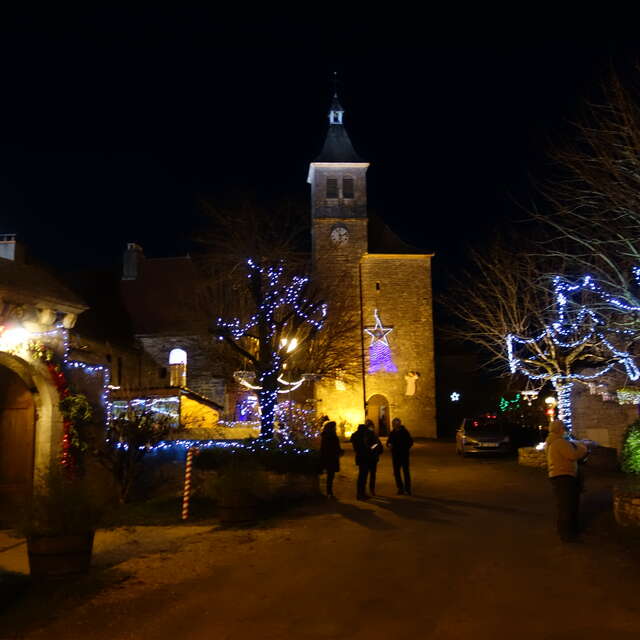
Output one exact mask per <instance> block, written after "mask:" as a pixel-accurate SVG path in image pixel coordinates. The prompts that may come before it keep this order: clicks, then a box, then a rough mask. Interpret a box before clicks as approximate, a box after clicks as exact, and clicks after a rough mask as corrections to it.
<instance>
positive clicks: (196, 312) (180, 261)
mask: <svg viewBox="0 0 640 640" xmlns="http://www.w3.org/2000/svg"><path fill="white" fill-rule="evenodd" d="M201 283H202V276H201V274H200V272H199V271H198V269H197V267H196V265H195V264H194V262H193V260H192V259H191V258H190V257H189V256H184V257H180V258H145V259H143V260H141V261H140V265H139V272H138V277H137V278H136V279H135V280H122V282H121V284H120V287H121V291H122V296H123V299H124V305H125V307H126V309H127V311H128V312H129V316H130V318H131V323H132V326H133V331H134V333H135V334H136V335H149V334H160V335H193V334H201V333H206V332H207V327H208V318H207V315H206V313H205V311H204V309H203V308H202V306H201V305H200V301H199V299H198V294H199V291H200V285H201Z"/></svg>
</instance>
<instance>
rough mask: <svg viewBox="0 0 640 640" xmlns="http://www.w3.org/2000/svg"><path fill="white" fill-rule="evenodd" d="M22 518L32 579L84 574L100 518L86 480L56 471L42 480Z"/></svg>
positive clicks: (99, 510)
mask: <svg viewBox="0 0 640 640" xmlns="http://www.w3.org/2000/svg"><path fill="white" fill-rule="evenodd" d="M38 486H39V489H38V490H37V491H36V492H35V493H34V495H33V497H32V498H31V500H30V502H29V504H28V506H27V508H26V510H25V514H24V520H23V525H22V532H23V534H24V535H25V537H26V538H27V550H28V554H29V567H30V570H31V575H32V576H33V577H35V578H58V577H64V576H68V575H73V574H78V573H86V572H87V571H88V570H89V565H90V562H91V552H92V548H93V537H94V533H95V530H96V527H97V526H98V523H99V520H100V516H101V514H102V506H101V504H100V501H99V500H97V499H96V496H95V492H94V491H92V490H91V488H90V487H89V486H88V483H87V480H86V479H82V478H71V477H68V476H67V475H65V474H64V472H62V471H59V470H55V471H51V472H49V473H48V474H46V475H45V476H44V477H43V478H41V481H40V483H39V484H38Z"/></svg>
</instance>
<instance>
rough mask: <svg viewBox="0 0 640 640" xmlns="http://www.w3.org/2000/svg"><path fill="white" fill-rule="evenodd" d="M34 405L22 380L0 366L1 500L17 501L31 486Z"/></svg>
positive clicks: (31, 396) (30, 394) (31, 395)
mask: <svg viewBox="0 0 640 640" xmlns="http://www.w3.org/2000/svg"><path fill="white" fill-rule="evenodd" d="M35 416H36V412H35V403H34V399H33V394H32V393H31V391H30V390H29V389H28V388H27V386H26V385H25V383H24V382H23V381H22V379H21V378H20V377H19V376H18V375H17V374H16V373H14V372H13V371H11V370H10V369H8V368H6V367H4V366H1V365H0V499H4V500H3V501H4V502H6V501H7V500H8V499H12V498H13V499H16V498H17V499H19V498H20V497H22V496H24V495H26V494H28V493H29V492H30V491H31V489H32V484H33V465H34V446H35Z"/></svg>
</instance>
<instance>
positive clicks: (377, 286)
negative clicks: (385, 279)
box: [376, 282, 380, 291]
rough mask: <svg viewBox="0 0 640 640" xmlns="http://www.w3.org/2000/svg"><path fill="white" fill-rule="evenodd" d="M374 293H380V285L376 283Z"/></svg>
mask: <svg viewBox="0 0 640 640" xmlns="http://www.w3.org/2000/svg"><path fill="white" fill-rule="evenodd" d="M376 291H380V283H379V282H376Z"/></svg>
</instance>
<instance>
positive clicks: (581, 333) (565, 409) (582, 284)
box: [506, 267, 640, 432]
mask: <svg viewBox="0 0 640 640" xmlns="http://www.w3.org/2000/svg"><path fill="white" fill-rule="evenodd" d="M633 273H634V277H635V278H636V281H637V282H638V283H639V284H640V268H639V267H635V268H634V269H633ZM553 285H554V294H555V309H556V319H555V320H554V322H552V323H550V324H549V325H547V326H546V327H545V328H544V329H543V330H542V331H541V332H540V333H539V334H538V335H537V336H535V337H533V338H525V337H522V336H518V335H515V334H511V333H510V334H508V335H507V336H506V345H507V357H508V362H509V369H510V370H511V372H512V373H517V372H519V373H522V374H524V375H526V376H527V377H528V378H530V379H531V380H540V381H549V382H551V383H552V384H553V386H554V387H555V389H556V391H557V393H558V413H559V418H560V420H562V421H563V422H564V423H565V426H566V428H567V429H568V430H569V432H571V431H572V429H573V424H572V415H571V390H572V385H573V383H574V382H576V381H580V382H587V381H590V380H595V379H597V378H600V377H601V376H603V375H605V374H606V373H608V372H609V371H611V370H612V369H613V368H614V367H615V366H616V365H618V364H621V365H623V366H624V368H625V371H626V373H627V376H628V377H629V378H630V379H631V380H638V378H640V369H639V368H638V366H637V365H636V362H635V359H634V357H633V355H632V354H631V353H630V352H629V351H627V350H624V349H621V348H618V347H617V346H616V345H614V344H613V343H612V342H611V339H610V338H612V337H614V336H615V337H617V338H620V337H630V336H633V335H635V332H633V331H631V330H629V329H616V328H612V327H609V326H607V324H606V322H605V321H604V319H603V318H602V317H600V316H599V315H598V314H597V313H595V312H594V311H593V310H592V309H590V308H588V307H587V305H585V304H582V305H579V306H578V308H577V311H574V312H573V320H572V319H571V318H570V317H569V310H568V305H569V304H570V303H571V301H572V295H573V294H575V293H577V292H581V291H584V290H588V291H590V292H593V293H594V294H596V295H597V296H598V297H599V298H600V300H601V301H604V303H605V304H607V305H611V306H613V307H615V309H617V310H621V311H624V312H627V313H631V312H633V313H635V312H639V311H640V307H637V306H635V305H631V304H629V303H628V302H626V301H623V300H621V299H620V298H617V297H615V296H612V295H610V294H608V293H607V292H606V291H604V289H602V287H601V286H600V285H598V284H597V283H596V282H595V280H594V279H593V278H592V277H591V276H589V275H587V276H584V277H583V278H581V279H580V280H579V281H578V282H577V283H576V284H573V285H572V284H570V283H568V282H567V281H565V280H563V279H562V278H560V277H559V276H557V277H556V278H554V280H553ZM545 342H546V343H547V344H548V345H552V346H549V348H545V346H544V343H545ZM540 343H542V344H540ZM589 343H593V345H592V346H593V348H595V349H602V348H603V347H604V348H606V349H607V350H608V351H609V356H608V358H607V360H608V361H607V362H605V363H604V364H603V365H601V366H600V367H599V368H598V369H597V370H596V371H595V372H592V373H590V374H579V373H575V372H573V371H571V370H564V371H561V370H557V368H558V367H560V366H561V365H560V363H559V362H558V360H557V359H555V358H552V357H551V351H552V350H553V351H554V352H555V353H556V355H557V350H558V349H569V350H573V349H578V348H580V347H583V346H585V345H589ZM516 347H535V352H534V353H531V354H528V355H527V356H526V357H523V358H521V357H518V356H517V355H516ZM598 357H601V355H600V353H598ZM536 365H539V366H540V369H541V370H538V371H535V370H532V369H531V366H536ZM567 366H568V365H567ZM554 367H555V368H556V370H555V371H554V370H553V368H554Z"/></svg>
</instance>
